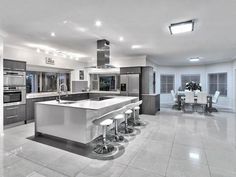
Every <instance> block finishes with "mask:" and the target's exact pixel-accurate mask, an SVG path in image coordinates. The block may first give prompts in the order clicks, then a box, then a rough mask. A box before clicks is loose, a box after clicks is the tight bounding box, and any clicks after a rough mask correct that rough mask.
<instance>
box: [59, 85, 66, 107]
mask: <svg viewBox="0 0 236 177" xmlns="http://www.w3.org/2000/svg"><path fill="white" fill-rule="evenodd" d="M62 86H64V89H65V90H66V96H68V89H67V85H66V84H65V83H62V84H60V85H59V89H58V92H57V93H58V99H57V101H58V103H61V93H62V90H61V88H62Z"/></svg>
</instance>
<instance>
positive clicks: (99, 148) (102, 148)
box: [94, 119, 114, 154]
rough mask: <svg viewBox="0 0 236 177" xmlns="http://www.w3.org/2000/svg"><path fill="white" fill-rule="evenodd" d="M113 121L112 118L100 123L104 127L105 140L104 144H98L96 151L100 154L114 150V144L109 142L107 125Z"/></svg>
mask: <svg viewBox="0 0 236 177" xmlns="http://www.w3.org/2000/svg"><path fill="white" fill-rule="evenodd" d="M112 123H113V120H112V119H105V120H103V121H101V122H100V123H99V125H100V126H102V127H103V135H102V136H103V141H102V144H98V145H97V146H96V147H95V148H94V151H95V152H96V153H98V154H107V153H110V152H112V151H113V150H114V146H113V145H111V144H109V143H108V142H107V127H108V126H109V125H111V124H112Z"/></svg>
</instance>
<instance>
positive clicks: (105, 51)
mask: <svg viewBox="0 0 236 177" xmlns="http://www.w3.org/2000/svg"><path fill="white" fill-rule="evenodd" d="M97 68H114V66H112V65H110V42H109V41H108V40H106V39H102V40H97Z"/></svg>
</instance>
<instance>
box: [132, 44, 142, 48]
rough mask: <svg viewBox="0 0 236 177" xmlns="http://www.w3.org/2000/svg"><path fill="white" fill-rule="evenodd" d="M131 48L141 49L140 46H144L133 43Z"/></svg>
mask: <svg viewBox="0 0 236 177" xmlns="http://www.w3.org/2000/svg"><path fill="white" fill-rule="evenodd" d="M131 48H132V49H140V48H142V46H141V45H132V46H131Z"/></svg>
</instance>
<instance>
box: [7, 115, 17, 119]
mask: <svg viewBox="0 0 236 177" xmlns="http://www.w3.org/2000/svg"><path fill="white" fill-rule="evenodd" d="M16 117H18V115H14V116H8V117H6V119H13V118H16Z"/></svg>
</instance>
